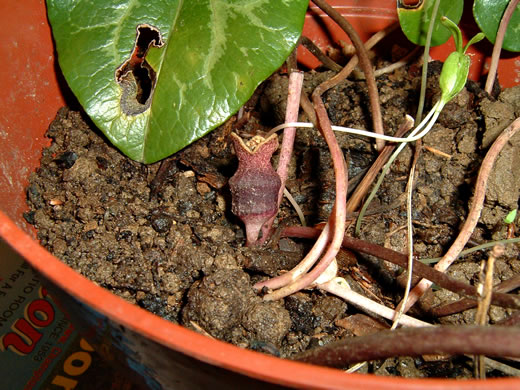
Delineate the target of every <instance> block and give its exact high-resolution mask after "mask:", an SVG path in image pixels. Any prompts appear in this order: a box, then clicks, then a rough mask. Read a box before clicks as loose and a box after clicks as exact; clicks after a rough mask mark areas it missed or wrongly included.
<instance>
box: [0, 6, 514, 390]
mask: <svg viewBox="0 0 520 390" xmlns="http://www.w3.org/2000/svg"><path fill="white" fill-rule="evenodd" d="M332 3H333V4H335V5H337V4H338V3H341V2H340V1H333V2H332ZM347 3H348V4H350V6H347V7H344V8H342V9H341V11H342V12H343V13H344V14H348V15H350V16H351V18H350V19H351V20H355V21H357V22H356V27H357V28H358V29H360V30H362V31H365V34H371V33H373V32H375V31H377V30H379V29H380V28H381V27H383V26H384V25H385V24H388V23H391V22H393V21H394V20H395V13H394V7H395V0H388V1H381V0H373V1H369V0H364V1H354V0H353V1H350V2H347ZM371 6H374V7H376V8H374V10H373V11H369V8H368V7H371ZM0 11H1V12H0V19H1V21H2V39H1V45H2V50H1V52H2V54H3V61H2V72H0V83H1V85H2V90H3V93H2V94H0V100H1V104H0V110H2V112H1V115H0V139H1V141H2V147H1V154H0V188H1V189H2V190H1V191H0V208H1V212H0V235H1V237H2V238H3V240H5V241H6V242H7V243H8V244H9V245H10V246H11V247H12V248H14V249H15V250H16V251H17V252H18V253H19V254H21V255H22V256H23V257H24V258H25V259H26V260H27V262H28V263H30V264H31V265H32V266H33V267H34V268H35V269H36V270H37V271H38V272H39V273H40V274H41V275H42V277H43V279H44V280H45V281H46V283H47V285H48V287H49V290H50V292H51V294H52V295H53V299H54V300H55V301H56V302H58V303H59V305H60V307H61V308H62V309H63V310H64V311H65V312H67V314H68V315H69V316H70V318H71V320H72V321H73V322H74V323H75V325H76V326H77V327H78V328H79V329H80V330H81V331H82V332H84V335H85V337H86V338H87V340H88V341H89V342H90V343H91V344H92V345H93V346H94V347H95V348H96V349H97V350H98V351H106V352H107V353H106V354H105V355H109V357H110V358H111V360H112V361H113V362H115V364H118V365H121V366H122V367H123V368H125V369H127V370H128V371H127V372H128V373H129V375H130V373H133V374H134V375H136V376H137V377H140V378H141V379H142V380H141V382H146V383H148V384H149V385H150V386H151V388H160V387H158V385H159V384H160V385H161V386H162V387H163V388H165V389H167V388H171V389H182V388H186V389H197V388H200V389H202V388H210V387H211V388H249V389H250V388H280V387H283V386H290V387H297V388H327V389H340V388H342V389H347V388H348V389H364V390H367V389H396V388H400V389H411V388H423V389H433V388H438V389H441V388H442V389H458V388H468V389H469V388H472V389H484V388H485V389H490V388H491V389H498V388H509V389H511V388H516V387H520V379H500V380H488V381H485V382H480V381H475V380H469V381H454V380H442V379H429V380H419V379H403V378H387V377H384V378H383V377H376V376H372V375H359V374H351V375H347V374H345V373H344V372H342V371H339V370H333V369H328V368H322V367H317V366H310V365H305V364H300V363H296V362H292V361H287V360H281V359H277V358H274V357H271V356H267V355H264V354H261V353H256V352H252V351H247V350H243V349H240V348H238V347H235V346H232V345H230V344H226V343H224V342H220V341H216V340H212V339H210V338H207V337H205V336H202V335H200V334H197V333H195V332H192V331H190V330H187V329H185V328H183V327H181V326H178V325H174V324H172V323H170V322H168V321H166V320H163V319H161V318H159V317H157V316H155V315H153V314H151V313H149V312H147V311H145V310H142V309H140V308H139V307H137V306H135V305H132V304H130V303H128V302H126V301H124V300H123V299H121V298H118V297H117V296H115V295H113V294H111V293H110V292H108V291H107V290H105V289H103V288H101V287H99V286H97V285H95V284H94V283H92V282H90V281H89V280H87V279H86V278H84V277H83V276H81V275H80V274H78V273H77V272H75V271H73V270H72V269H71V268H69V267H68V266H66V265H65V264H63V263H62V262H61V261H59V260H58V259H57V258H55V257H54V256H53V255H51V254H50V253H49V252H47V251H46V250H45V249H44V248H43V247H41V246H40V245H39V244H38V242H37V241H36V239H35V232H34V230H33V229H32V227H31V226H30V225H28V224H27V223H26V222H25V221H24V219H23V217H22V213H23V211H25V210H26V206H25V187H26V185H27V178H28V176H29V173H30V172H31V171H33V170H34V169H35V168H36V167H37V166H38V160H39V156H40V153H41V149H42V147H43V146H45V145H46V144H47V143H48V142H49V141H48V140H46V139H45V138H44V137H43V134H44V132H45V130H46V128H47V127H48V125H49V123H50V121H51V120H52V118H53V117H54V115H55V113H56V111H57V109H58V108H59V107H60V106H62V105H64V104H65V102H66V99H65V97H64V92H63V91H66V90H67V88H66V86H65V85H64V83H63V79H62V78H61V77H60V76H59V74H60V73H59V70H58V68H57V64H56V61H55V58H54V57H55V53H54V49H53V41H52V36H51V31H50V28H49V25H48V22H47V17H46V9H45V3H44V1H43V0H42V1H38V0H29V1H23V2H22V1H19V2H6V1H4V2H2V4H1V5H0ZM320 15H321V13H319V12H316V11H311V13H310V14H309V17H308V22H309V24H308V25H307V26H306V30H305V31H306V32H305V33H306V34H307V35H309V34H310V31H311V27H312V25H314V26H315V27H320V28H323V27H327V28H331V27H332V23H329V21H326V20H323V19H321V16H320ZM317 16H318V19H316V17H317ZM315 27H314V28H315ZM312 31H314V30H312ZM320 34H321V35H316V37H318V38H319V37H321V38H319V39H323V40H324V39H325V38H326V37H327V36H326V35H325V34H323V33H320ZM335 34H336V33H333V34H332V38H334V39H336V38H337V37H336V35H335ZM329 37H330V35H329ZM323 42H325V40H324V41H323ZM439 56H440V57H442V55H441V54H439ZM507 61H510V62H507V63H506V68H507V67H509V68H511V66H510V65H509V64H510V63H511V61H512V63H515V61H516V60H507ZM513 73H514V71H513ZM501 77H502V76H501ZM501 81H504V79H502V78H501ZM504 84H506V85H508V83H504ZM0 266H1V265H0ZM107 346H108V348H107ZM4 353H5V352H4Z"/></svg>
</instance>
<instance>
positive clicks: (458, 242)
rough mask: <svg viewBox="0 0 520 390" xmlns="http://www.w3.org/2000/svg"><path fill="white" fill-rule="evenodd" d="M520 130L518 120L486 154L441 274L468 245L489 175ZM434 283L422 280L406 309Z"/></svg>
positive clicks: (442, 265) (439, 267)
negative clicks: (504, 149)
mask: <svg viewBox="0 0 520 390" xmlns="http://www.w3.org/2000/svg"><path fill="white" fill-rule="evenodd" d="M519 129H520V118H517V119H515V120H514V121H513V123H511V124H510V125H509V126H508V127H507V128H506V129H505V130H504V131H503V132H502V134H500V135H499V136H498V138H497V139H496V140H495V142H493V145H491V147H490V148H489V150H488V152H487V153H486V157H484V160H483V161H482V165H481V166H480V170H479V173H478V178H477V183H476V185H475V195H474V196H473V202H472V204H471V208H470V210H469V213H468V217H467V218H466V221H465V222H464V225H463V226H462V229H461V230H460V233H459V235H458V236H457V238H456V239H455V241H454V242H453V244H452V245H451V247H450V249H448V252H446V254H445V255H444V256H443V258H442V259H441V260H440V261H439V262H438V263H437V264H435V267H434V268H435V269H436V270H438V271H441V272H444V271H445V270H446V269H448V267H449V266H450V265H451V264H452V263H453V261H455V259H456V258H457V256H458V255H459V253H460V252H461V251H462V249H464V246H466V243H467V242H468V240H469V238H470V237H471V234H472V233H473V230H474V229H475V226H476V225H477V222H478V220H479V218H480V213H481V211H482V208H483V206H484V197H485V195H486V188H487V180H488V177H489V174H490V173H491V169H492V168H493V164H494V162H495V159H496V158H497V156H498V154H499V153H500V151H501V150H502V148H503V147H504V145H505V144H506V143H507V142H508V141H509V140H510V139H511V137H512V136H513V135H515V134H516V133H517V131H518V130H519ZM431 285H432V283H431V282H430V281H428V280H425V279H423V280H421V281H420V282H419V283H418V284H417V285H416V286H415V287H414V288H413V289H412V291H411V292H410V297H409V299H408V302H407V304H406V306H405V307H406V309H405V310H408V309H409V308H410V307H412V306H413V304H414V303H415V302H417V301H418V300H419V298H420V297H421V296H422V295H423V294H424V293H425V292H426V290H428V289H429V288H430V286H431Z"/></svg>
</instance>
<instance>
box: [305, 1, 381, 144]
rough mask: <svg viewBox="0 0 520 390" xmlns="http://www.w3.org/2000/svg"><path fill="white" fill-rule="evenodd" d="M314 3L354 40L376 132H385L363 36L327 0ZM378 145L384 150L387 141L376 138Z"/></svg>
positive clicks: (374, 80) (372, 71)
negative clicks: (362, 39) (363, 74)
mask: <svg viewBox="0 0 520 390" xmlns="http://www.w3.org/2000/svg"><path fill="white" fill-rule="evenodd" d="M313 3H314V4H316V5H317V6H318V7H319V8H321V10H322V11H323V12H325V13H326V14H327V15H329V16H330V18H331V19H332V20H334V22H336V23H337V24H338V25H339V26H340V27H341V29H342V30H343V31H345V33H347V35H348V37H349V38H350V40H351V41H352V43H353V45H354V47H355V48H356V51H357V56H358V57H359V63H360V65H361V68H362V69H363V73H365V78H366V83H367V88H368V95H369V100H370V108H371V109H372V120H373V126H374V132H376V133H377V134H384V129H383V117H382V115H381V106H380V105H379V93H378V91H377V85H376V79H375V76H374V70H373V69H372V63H371V62H370V59H369V58H368V52H367V49H366V48H365V46H364V44H363V42H362V41H361V38H360V37H359V35H358V33H357V32H356V30H355V29H354V28H353V27H352V25H351V24H350V23H349V22H348V21H347V20H346V19H345V18H344V17H343V16H341V14H340V13H339V12H338V11H336V10H335V9H334V8H332V7H331V6H330V5H329V4H327V2H326V1H325V0H313ZM376 145H377V149H378V150H382V149H383V147H384V145H385V142H384V141H383V140H381V139H377V140H376Z"/></svg>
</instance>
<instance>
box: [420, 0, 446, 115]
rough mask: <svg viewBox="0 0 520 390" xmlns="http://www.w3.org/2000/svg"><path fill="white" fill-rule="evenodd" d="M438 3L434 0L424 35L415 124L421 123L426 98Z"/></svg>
mask: <svg viewBox="0 0 520 390" xmlns="http://www.w3.org/2000/svg"><path fill="white" fill-rule="evenodd" d="M440 3H441V2H440V0H435V4H434V5H433V10H432V17H431V19H430V25H429V26H428V32H427V33H426V44H425V45H424V56H423V66H422V74H421V92H420V95H419V106H418V107H417V115H415V120H416V121H417V122H420V121H421V118H422V114H423V109H424V99H425V96H426V80H427V77H428V60H429V59H430V45H431V43H432V34H433V26H434V25H435V18H436V17H437V11H438V10H439V4H440Z"/></svg>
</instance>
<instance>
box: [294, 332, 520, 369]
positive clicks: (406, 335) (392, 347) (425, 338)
mask: <svg viewBox="0 0 520 390" xmlns="http://www.w3.org/2000/svg"><path fill="white" fill-rule="evenodd" d="M424 354H428V355H441V354H449V355H464V354H472V355H487V356H497V357H499V356H511V357H520V328H517V327H501V326H493V327H490V326H484V327H481V326H440V327H425V328H403V329H397V330H393V331H390V330H385V331H381V332H378V333H376V334H372V335H369V336H361V337H349V338H344V339H342V340H341V341H337V342H334V343H331V344H328V345H325V346H323V347H319V348H316V349H312V350H310V351H306V352H304V353H302V354H300V355H298V356H297V357H296V358H295V360H298V361H302V362H306V363H312V364H319V365H323V366H329V367H337V368H345V367H347V366H348V365H349V364H353V363H357V362H362V361H367V360H377V359H385V358H388V357H392V356H412V357H414V356H421V355H424Z"/></svg>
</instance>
